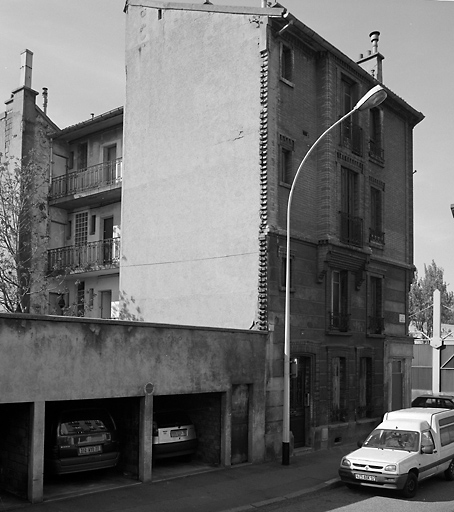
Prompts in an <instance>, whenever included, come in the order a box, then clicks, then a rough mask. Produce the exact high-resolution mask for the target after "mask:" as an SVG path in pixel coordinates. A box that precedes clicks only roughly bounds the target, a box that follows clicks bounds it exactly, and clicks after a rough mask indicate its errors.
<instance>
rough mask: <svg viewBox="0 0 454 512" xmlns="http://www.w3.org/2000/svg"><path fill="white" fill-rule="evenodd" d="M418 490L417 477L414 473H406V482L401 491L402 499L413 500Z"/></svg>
mask: <svg viewBox="0 0 454 512" xmlns="http://www.w3.org/2000/svg"><path fill="white" fill-rule="evenodd" d="M417 490H418V477H417V476H416V475H415V474H414V473H408V476H407V481H406V482H405V486H404V488H403V489H402V495H403V496H404V498H414V497H415V496H416V491H417Z"/></svg>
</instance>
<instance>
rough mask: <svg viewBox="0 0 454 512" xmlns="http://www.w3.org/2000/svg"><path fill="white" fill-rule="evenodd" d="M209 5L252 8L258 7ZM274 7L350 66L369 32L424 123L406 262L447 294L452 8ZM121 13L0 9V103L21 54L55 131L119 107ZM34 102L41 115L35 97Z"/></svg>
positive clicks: (14, 83)
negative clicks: (429, 271) (439, 277)
mask: <svg viewBox="0 0 454 512" xmlns="http://www.w3.org/2000/svg"><path fill="white" fill-rule="evenodd" d="M203 2H204V0H199V1H196V0H179V3H198V4H202V3H203ZM211 2H212V3H213V4H215V5H232V6H233V5H235V6H247V7H260V6H261V0H211ZM280 3H281V4H282V5H283V6H285V7H286V8H287V9H288V10H289V11H290V12H291V13H292V14H293V15H294V16H296V17H297V18H298V19H299V20H300V21H302V22H303V23H304V24H305V25H307V26H309V27H310V28H311V29H313V30H314V31H315V32H317V33H318V34H319V35H320V36H322V37H323V38H324V39H326V40H327V41H329V42H330V43H331V44H332V45H334V46H336V47H337V48H338V49H339V50H341V51H342V52H343V53H344V54H345V55H347V56H348V57H350V58H351V59H353V60H358V59H359V55H360V54H361V53H362V54H364V55H366V54H367V51H368V50H369V49H370V48H371V45H370V39H369V34H370V32H372V31H374V30H378V31H379V32H380V42H379V51H380V53H381V54H383V55H384V57H385V59H384V61H383V83H384V85H386V86H387V87H388V88H389V89H390V90H392V91H393V92H394V93H396V94H397V95H398V96H400V97H401V98H403V99H404V100H405V101H406V102H407V103H409V104H410V105H411V106H412V107H413V108H414V109H416V110H417V111H419V112H422V113H423V114H424V115H425V119H424V120H423V121H422V122H421V123H420V124H418V125H417V126H416V128H415V130H414V161H413V164H414V171H415V173H414V246H415V254H414V262H415V265H416V267H417V269H418V274H419V276H420V277H421V276H423V275H424V265H430V263H431V262H432V260H433V261H435V263H436V264H437V266H438V267H441V268H443V269H444V278H445V281H446V282H447V284H448V289H449V290H450V291H454V254H451V250H454V218H453V216H452V214H451V210H450V205H451V204H454V187H453V184H454V177H453V176H454V169H453V168H452V167H453V165H454V164H453V163H451V162H453V160H454V159H453V158H452V157H451V153H450V149H449V148H450V144H453V148H454V100H453V98H452V97H451V96H450V93H451V91H452V89H453V85H452V84H453V83H454V57H453V56H454V30H453V27H454V0H444V1H442V0H281V2H280ZM124 4H125V1H124V0H0V20H1V22H2V29H1V31H0V100H1V101H6V100H7V99H8V98H9V97H10V94H11V91H12V90H14V89H15V88H16V87H18V86H19V78H20V72H19V70H20V54H21V52H22V51H23V50H24V49H26V48H27V49H29V50H31V51H32V52H33V54H34V55H33V78H32V88H33V89H35V90H36V91H38V92H40V93H41V92H42V88H43V87H47V88H48V91H49V93H48V94H49V99H48V110H47V113H48V115H49V117H50V118H51V119H52V120H53V121H54V122H55V123H56V124H57V125H58V126H59V127H60V128H64V127H66V126H69V125H72V124H75V123H78V122H80V121H84V120H86V119H89V118H90V117H91V114H94V115H99V114H102V113H104V112H107V111H109V110H112V109H114V108H117V107H119V106H122V105H124V101H125V100H124V92H125V67H124V53H125V19H126V15H125V14H124V13H123V8H124ZM37 102H38V105H40V106H41V105H42V96H41V95H40V96H38V99H37ZM1 108H2V109H3V107H1Z"/></svg>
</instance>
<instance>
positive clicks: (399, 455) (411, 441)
mask: <svg viewBox="0 0 454 512" xmlns="http://www.w3.org/2000/svg"><path fill="white" fill-rule="evenodd" d="M437 474H444V476H445V478H446V479H447V480H450V481H452V480H454V411H450V410H446V409H435V408H434V409H432V408H418V407H412V408H410V409H401V410H399V411H392V412H388V413H386V414H385V416H384V419H383V422H382V423H380V424H379V425H378V426H377V427H376V428H375V430H374V431H373V432H372V433H371V434H370V435H369V436H368V438H367V439H366V440H365V441H364V443H361V445H360V448H359V449H358V450H355V451H354V452H352V453H349V454H348V455H346V456H345V457H342V460H341V464H340V467H339V476H340V478H341V480H342V482H344V483H345V484H346V485H347V486H348V487H350V488H355V487H358V486H368V487H375V488H377V489H396V490H400V491H401V492H402V494H403V495H404V497H406V498H412V497H414V496H415V494H416V492H417V490H418V484H419V482H421V481H422V480H425V479H426V478H429V477H431V476H434V475H437Z"/></svg>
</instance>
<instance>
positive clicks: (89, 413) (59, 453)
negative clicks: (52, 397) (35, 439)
mask: <svg viewBox="0 0 454 512" xmlns="http://www.w3.org/2000/svg"><path fill="white" fill-rule="evenodd" d="M119 455H120V452H119V443H118V433H117V429H116V426H115V423H114V420H113V419H112V416H111V415H110V414H109V412H108V411H106V410H105V409H98V408H96V409H95V408H93V409H71V410H63V411H61V412H59V413H58V414H56V415H55V416H54V417H53V418H51V420H50V422H49V424H48V425H47V426H46V435H45V455H44V457H45V468H46V471H50V472H51V473H53V474H58V475H61V474H66V473H78V472H80V471H90V470H94V469H103V468H111V467H115V466H116V465H117V463H118V458H119Z"/></svg>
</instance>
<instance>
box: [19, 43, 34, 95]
mask: <svg viewBox="0 0 454 512" xmlns="http://www.w3.org/2000/svg"><path fill="white" fill-rule="evenodd" d="M32 67H33V52H31V51H30V50H24V51H23V52H22V53H21V68H20V87H28V88H30V89H31V87H32Z"/></svg>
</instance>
